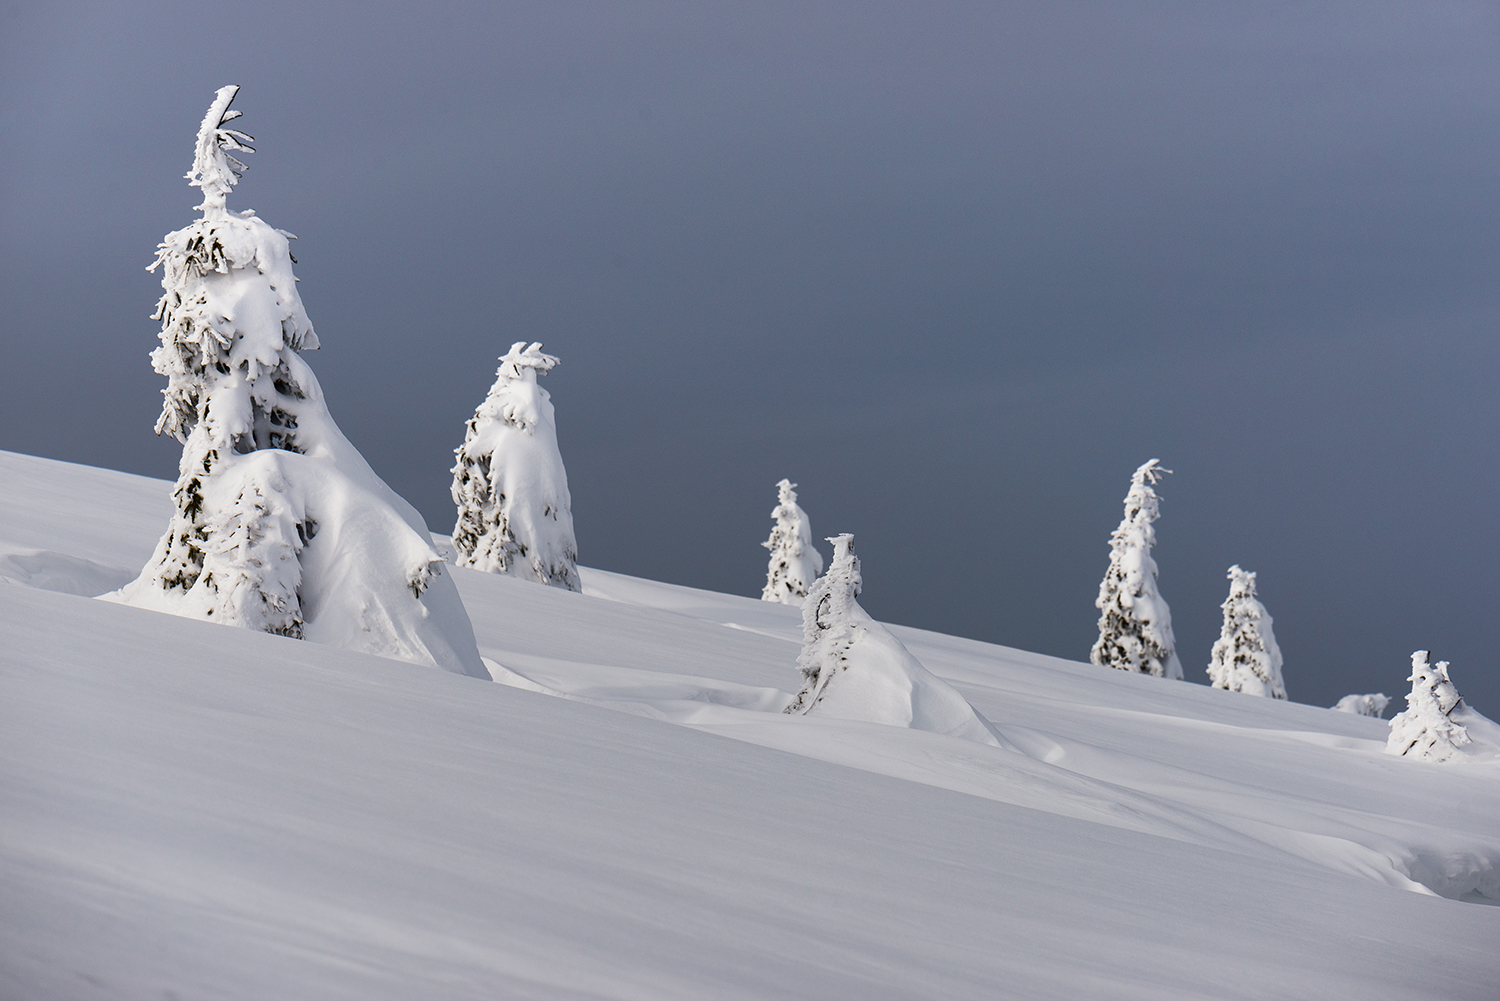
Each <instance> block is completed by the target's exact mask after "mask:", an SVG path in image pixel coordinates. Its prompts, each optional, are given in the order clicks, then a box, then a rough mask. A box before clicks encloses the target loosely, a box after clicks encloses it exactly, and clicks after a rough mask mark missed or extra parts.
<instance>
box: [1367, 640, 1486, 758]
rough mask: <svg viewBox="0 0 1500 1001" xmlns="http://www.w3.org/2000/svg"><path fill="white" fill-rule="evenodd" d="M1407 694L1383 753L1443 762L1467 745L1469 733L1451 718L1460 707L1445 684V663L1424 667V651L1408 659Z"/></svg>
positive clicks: (1454, 690) (1449, 684)
mask: <svg viewBox="0 0 1500 1001" xmlns="http://www.w3.org/2000/svg"><path fill="white" fill-rule="evenodd" d="M1406 680H1408V681H1410V682H1411V694H1410V695H1408V696H1407V697H1406V709H1405V711H1404V712H1400V713H1397V714H1396V715H1395V716H1394V717H1393V718H1392V719H1391V734H1390V736H1389V737H1388V738H1387V739H1386V744H1385V749H1386V750H1387V751H1388V752H1390V753H1391V754H1404V755H1408V756H1410V757H1413V758H1422V759H1425V760H1428V761H1447V760H1448V759H1449V758H1452V757H1454V756H1455V755H1457V754H1458V753H1459V748H1461V747H1464V746H1465V745H1467V744H1468V743H1469V740H1470V738H1469V731H1468V729H1467V728H1465V727H1464V726H1463V724H1461V723H1459V722H1457V721H1455V720H1454V719H1452V718H1451V717H1452V716H1453V714H1454V712H1455V711H1457V710H1459V709H1460V708H1461V707H1462V706H1463V704H1464V700H1463V698H1462V697H1461V696H1460V695H1459V694H1458V689H1457V688H1455V687H1453V682H1451V681H1449V680H1448V662H1447V661H1446V660H1440V661H1438V662H1437V663H1436V664H1429V663H1427V651H1426V650H1418V651H1417V652H1416V653H1413V654H1412V655H1411V677H1409V678H1407V679H1406Z"/></svg>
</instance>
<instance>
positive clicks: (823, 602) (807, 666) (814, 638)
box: [782, 481, 867, 713]
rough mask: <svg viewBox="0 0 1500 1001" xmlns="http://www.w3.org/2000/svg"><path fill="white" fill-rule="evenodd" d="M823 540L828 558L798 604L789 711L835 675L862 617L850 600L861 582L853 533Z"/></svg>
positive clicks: (803, 706)
mask: <svg viewBox="0 0 1500 1001" xmlns="http://www.w3.org/2000/svg"><path fill="white" fill-rule="evenodd" d="M782 482H785V481H782ZM828 541H829V542H831V543H833V562H832V563H831V564H830V565H829V567H828V573H826V574H824V575H823V576H822V577H820V578H818V580H817V581H816V582H815V583H814V584H813V586H812V588H811V590H809V591H808V593H807V600H806V601H805V602H804V603H803V606H802V653H801V654H799V655H798V657H797V666H798V667H799V668H801V670H802V688H801V690H800V691H799V692H798V693H797V697H796V698H795V699H793V700H792V704H791V705H789V706H787V708H786V711H787V712H789V713H806V712H807V711H808V710H810V709H812V708H813V706H815V705H817V703H818V700H819V699H821V698H822V697H823V689H825V688H826V687H827V686H828V683H829V682H830V681H832V680H833V677H834V675H836V674H838V672H840V671H843V670H846V669H847V667H848V660H849V657H848V655H849V648H850V647H851V646H852V645H853V643H854V636H855V629H856V626H857V625H859V624H860V622H861V620H862V619H863V618H867V616H864V615H863V614H861V613H863V611H864V610H863V609H860V607H859V603H858V602H857V601H855V600H854V599H856V598H858V597H859V592H860V588H861V587H862V586H863V581H862V580H861V578H860V574H859V557H858V556H855V555H854V536H852V535H849V534H847V533H846V534H844V535H835V536H833V537H832V538H830V539H829V540H828ZM856 609H858V612H856Z"/></svg>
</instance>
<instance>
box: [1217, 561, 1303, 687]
mask: <svg viewBox="0 0 1500 1001" xmlns="http://www.w3.org/2000/svg"><path fill="white" fill-rule="evenodd" d="M1219 607H1221V608H1223V609H1224V626H1223V628H1222V629H1220V630H1219V639H1218V642H1216V643H1215V644H1214V648H1213V653H1212V654H1211V656H1210V659H1209V663H1208V680H1209V684H1210V685H1212V686H1213V687H1214V688H1227V689H1229V690H1230V691H1231V692H1244V693H1246V694H1247V695H1264V696H1267V697H1269V698H1273V699H1284V698H1286V685H1285V684H1283V683H1282V680H1281V648H1280V647H1278V646H1277V645H1276V634H1275V633H1274V632H1272V631H1271V615H1270V613H1269V612H1267V611H1266V607H1265V606H1264V605H1262V604H1261V603H1260V601H1259V600H1257V599H1256V597H1255V574H1253V573H1251V572H1250V571H1248V570H1241V569H1240V568H1239V567H1238V566H1232V567H1230V568H1229V597H1228V598H1225V599H1224V604H1223V605H1221V606H1219Z"/></svg>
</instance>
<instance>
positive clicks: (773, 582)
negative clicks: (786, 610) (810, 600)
mask: <svg viewBox="0 0 1500 1001" xmlns="http://www.w3.org/2000/svg"><path fill="white" fill-rule="evenodd" d="M796 486H797V484H795V483H793V482H792V481H791V480H782V481H781V482H780V483H778V484H776V490H777V503H776V509H775V510H774V511H772V512H771V517H772V518H773V519H774V520H775V522H776V525H775V527H774V528H772V529H771V537H770V538H769V539H767V540H766V541H765V542H762V543H761V545H762V546H765V547H766V548H767V549H769V550H770V551H771V561H770V565H769V566H768V567H767V568H766V586H765V590H763V591H761V593H760V598H761V600H762V601H775V602H779V603H780V604H783V605H800V604H802V599H804V598H806V597H807V589H808V588H809V587H810V586H811V585H812V583H813V581H815V580H817V578H818V574H820V573H822V572H823V554H822V553H820V552H818V550H817V549H816V548H815V547H814V546H813V542H812V523H811V522H810V521H809V520H808V517H807V512H805V511H803V510H802V508H800V507H798V506H797V491H796Z"/></svg>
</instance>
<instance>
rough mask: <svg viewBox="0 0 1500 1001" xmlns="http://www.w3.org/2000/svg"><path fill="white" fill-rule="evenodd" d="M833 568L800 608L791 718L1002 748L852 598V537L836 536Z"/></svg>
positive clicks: (990, 730)
mask: <svg viewBox="0 0 1500 1001" xmlns="http://www.w3.org/2000/svg"><path fill="white" fill-rule="evenodd" d="M828 541H829V542H832V543H833V564H832V565H831V566H830V567H829V568H828V573H827V574H825V575H824V576H823V577H821V578H819V579H818V581H817V583H815V584H814V585H813V587H812V589H811V590H810V591H809V592H808V594H807V601H806V602H805V603H804V604H803V606H802V630H803V640H802V653H801V655H800V656H799V657H798V658H797V663H798V666H800V667H801V668H802V677H803V684H802V690H801V691H800V692H799V693H798V694H797V697H796V699H795V700H793V702H792V704H791V705H789V706H787V708H786V710H785V711H786V712H788V713H792V714H800V715H812V714H816V715H818V716H823V717H827V718H830V719H843V720H857V721H861V722H866V723H884V724H886V725H888V726H902V727H909V728H911V729H913V730H929V731H931V732H933V733H941V734H947V735H948V736H952V737H962V738H963V739H965V740H976V741H979V742H980V743H983V744H993V745H995V746H999V745H1000V739H999V735H998V734H997V733H996V732H995V729H994V727H992V726H991V725H990V724H989V722H988V721H987V720H985V719H984V717H982V716H980V715H979V713H978V712H976V711H975V709H974V707H973V706H971V705H969V702H968V700H967V699H965V698H964V697H963V696H962V695H960V694H958V692H957V691H955V690H954V688H953V687H952V686H951V685H949V684H948V683H947V682H945V681H943V680H941V679H940V678H938V677H937V676H936V675H934V674H932V673H931V672H930V671H928V670H927V669H926V668H925V667H923V666H922V664H921V663H920V662H919V661H918V660H917V658H915V657H913V656H912V655H911V652H910V651H909V650H907V649H906V647H905V646H903V645H902V643H901V641H900V640H898V639H897V638H896V637H895V636H893V635H891V632H890V630H889V629H886V628H885V626H883V625H881V624H880V623H879V622H876V621H875V620H874V619H872V618H870V616H869V613H867V612H866V611H865V610H864V609H863V608H861V607H860V606H859V602H857V601H855V600H854V599H855V598H856V597H858V595H859V591H860V574H859V557H857V556H855V555H854V536H852V535H847V534H845V535H838V536H834V537H832V538H830V539H829V540H828Z"/></svg>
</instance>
